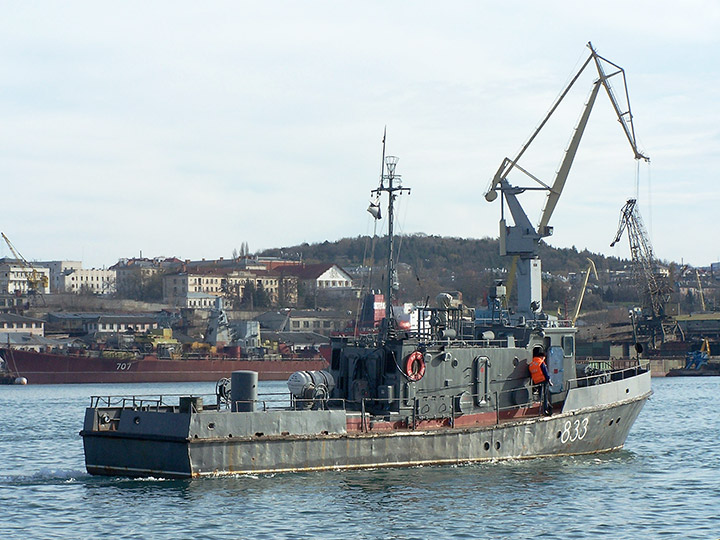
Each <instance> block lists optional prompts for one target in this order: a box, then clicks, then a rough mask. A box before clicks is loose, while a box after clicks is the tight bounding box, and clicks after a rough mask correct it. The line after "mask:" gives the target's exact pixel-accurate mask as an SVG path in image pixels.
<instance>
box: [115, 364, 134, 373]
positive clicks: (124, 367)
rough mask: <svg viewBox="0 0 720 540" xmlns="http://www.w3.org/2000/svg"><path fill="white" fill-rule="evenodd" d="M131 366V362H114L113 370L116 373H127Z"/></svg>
mask: <svg viewBox="0 0 720 540" xmlns="http://www.w3.org/2000/svg"><path fill="white" fill-rule="evenodd" d="M131 366H132V362H116V363H115V369H116V370H117V371H128V370H129V369H130V367H131Z"/></svg>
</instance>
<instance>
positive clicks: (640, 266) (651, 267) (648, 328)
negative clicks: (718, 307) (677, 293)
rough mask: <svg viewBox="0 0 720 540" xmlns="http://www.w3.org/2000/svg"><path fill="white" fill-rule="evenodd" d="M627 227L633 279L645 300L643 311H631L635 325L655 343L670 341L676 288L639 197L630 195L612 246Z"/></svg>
mask: <svg viewBox="0 0 720 540" xmlns="http://www.w3.org/2000/svg"><path fill="white" fill-rule="evenodd" d="M626 230H627V237H628V240H629V242H630V255H631V259H632V273H633V279H634V280H635V283H636V284H637V286H638V290H639V291H640V301H641V303H642V308H641V312H640V313H639V314H637V312H636V311H634V310H633V311H632V312H631V316H632V317H633V326H637V332H638V334H640V335H646V336H649V337H650V339H651V342H652V345H653V347H655V346H657V344H658V340H659V341H660V342H661V343H662V342H664V341H666V340H667V339H668V338H669V337H670V335H672V334H674V333H675V330H676V327H677V323H675V322H674V321H673V320H672V319H671V318H670V317H667V316H666V314H665V306H666V304H667V303H668V301H669V300H670V295H671V293H672V291H673V289H672V287H671V286H670V282H669V280H668V278H667V276H666V275H665V274H664V273H663V272H662V271H661V269H660V265H659V264H658V261H657V259H656V258H655V255H654V254H653V250H652V245H651V244H650V240H649V239H648V235H647V232H646V230H645V226H644V225H643V221H642V218H641V217H640V212H639V211H638V208H637V200H636V199H628V201H627V202H626V203H625V206H623V208H622V210H621V211H620V223H619V224H618V231H617V233H616V234H615V239H614V240H613V242H612V243H611V244H610V247H612V246H614V245H615V244H617V243H618V242H619V241H620V238H621V237H622V234H623V232H625V231H626Z"/></svg>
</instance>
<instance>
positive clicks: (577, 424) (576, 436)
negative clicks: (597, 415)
mask: <svg viewBox="0 0 720 540" xmlns="http://www.w3.org/2000/svg"><path fill="white" fill-rule="evenodd" d="M587 426H588V419H587V418H583V419H582V421H580V420H575V421H574V422H572V421H570V420H568V421H566V422H565V426H564V427H563V430H562V433H561V435H560V442H562V443H563V444H565V443H567V442H568V441H569V442H575V441H578V440H579V441H581V440H583V439H584V438H585V435H587V431H588V430H587Z"/></svg>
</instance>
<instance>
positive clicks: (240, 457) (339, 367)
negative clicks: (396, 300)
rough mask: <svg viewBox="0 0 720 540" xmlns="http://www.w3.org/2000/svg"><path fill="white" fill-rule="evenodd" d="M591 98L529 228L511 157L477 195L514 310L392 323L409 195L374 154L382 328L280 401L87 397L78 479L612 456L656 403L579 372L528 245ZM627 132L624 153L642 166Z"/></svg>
mask: <svg viewBox="0 0 720 540" xmlns="http://www.w3.org/2000/svg"><path fill="white" fill-rule="evenodd" d="M591 50H592V54H591V58H590V59H588V61H587V62H586V63H585V66H586V65H588V63H589V62H590V60H591V59H594V60H595V63H596V65H597V67H598V71H599V73H600V78H599V79H598V80H597V81H596V82H595V83H594V88H593V94H592V101H594V96H595V95H597V90H598V88H599V87H600V85H607V79H608V77H606V76H605V74H604V72H603V70H602V67H601V60H602V59H601V58H600V57H598V56H597V55H596V53H595V51H594V49H592V47H591ZM585 66H583V69H584V67H585ZM617 73H619V72H617ZM606 88H607V89H608V94H610V90H609V87H607V86H606ZM592 101H589V102H588V104H586V109H585V114H583V117H582V118H581V121H580V124H579V125H578V126H577V127H576V128H575V132H574V136H573V140H572V141H571V148H570V149H568V151H566V157H565V161H564V162H563V164H562V166H561V168H560V172H558V177H557V178H556V180H555V182H554V183H553V185H552V188H549V187H548V186H547V185H545V184H543V185H545V187H548V202H547V204H546V209H545V212H544V214H543V218H542V220H541V222H540V225H539V226H538V230H536V229H535V228H534V227H533V226H532V225H531V224H530V221H529V220H528V219H527V216H526V215H525V213H524V211H523V209H522V206H521V205H520V203H519V201H518V199H517V195H519V194H520V193H522V192H523V191H524V189H523V188H518V187H515V186H513V185H511V184H510V182H509V180H508V173H509V172H510V170H512V169H513V168H518V169H519V166H516V163H517V160H518V158H519V156H518V157H516V158H515V159H514V160H509V159H506V160H505V161H504V162H503V165H502V166H501V168H500V170H499V171H498V173H497V174H496V175H495V178H494V179H493V181H492V183H491V185H490V188H489V190H488V192H487V194H486V199H487V200H488V201H492V200H494V199H495V198H497V196H498V194H499V195H500V196H501V198H502V201H503V202H504V203H505V204H507V206H508V208H509V210H510V212H511V213H512V217H513V221H514V223H515V225H513V226H507V224H506V222H505V219H504V218H502V219H501V221H500V223H501V228H500V240H501V241H500V244H501V252H502V254H503V255H511V256H515V257H516V259H517V260H518V261H519V262H518V264H517V271H516V274H517V276H518V277H517V287H518V304H517V309H515V310H512V312H511V311H510V310H508V309H507V307H506V306H507V298H506V296H507V294H506V285H505V284H503V283H501V282H498V283H496V285H495V286H494V287H493V288H492V290H491V293H490V295H489V298H490V300H489V304H490V306H489V308H488V309H487V310H486V311H484V312H479V311H477V312H476V311H474V310H472V309H468V308H467V307H465V306H463V305H462V304H461V303H460V302H458V301H457V299H456V298H453V297H452V296H451V295H449V294H441V295H439V297H438V302H437V304H436V305H435V306H434V307H423V308H420V309H418V310H417V313H416V315H417V322H416V323H415V324H414V325H412V326H411V327H410V329H407V328H403V327H402V325H400V324H398V322H397V319H396V317H395V313H394V310H393V307H392V303H393V296H394V293H395V289H396V287H395V284H396V282H397V279H396V271H395V264H394V253H393V243H394V242H393V239H394V236H393V219H394V217H393V211H394V201H395V199H396V198H397V197H398V196H399V195H401V194H402V193H403V192H408V191H409V189H408V188H405V187H402V184H401V180H400V177H399V175H396V174H395V167H396V164H397V158H393V157H390V156H388V157H387V158H385V155H384V154H385V152H384V148H383V170H382V173H381V175H380V178H381V181H380V186H379V187H378V188H377V189H375V190H373V192H372V193H373V195H374V202H373V203H371V207H370V208H369V209H368V210H369V211H370V212H371V213H372V214H373V215H374V216H375V218H376V219H379V218H380V204H379V200H380V198H381V196H387V198H388V205H387V217H388V250H387V251H388V253H387V278H386V281H385V283H386V291H385V296H384V301H385V305H384V317H383V318H382V323H381V325H380V327H379V329H378V331H376V332H375V333H369V334H363V335H361V334H358V333H357V332H355V333H353V335H352V336H345V337H338V338H335V339H334V340H333V343H332V356H331V359H330V364H329V367H328V369H326V370H322V371H300V372H296V373H294V374H292V375H291V376H290V378H289V379H288V390H289V392H288V393H287V394H282V395H261V394H259V393H258V379H257V374H256V373H255V372H252V371H238V372H234V373H232V374H231V377H230V378H229V379H227V380H222V381H219V383H218V385H217V389H216V392H215V394H213V395H210V396H200V395H185V396H95V397H92V398H91V403H90V406H89V407H88V408H87V409H86V412H85V421H84V427H83V430H82V431H81V432H80V434H81V435H82V438H83V443H84V449H85V463H86V467H87V470H88V472H89V473H91V474H100V475H125V476H162V477H200V476H207V475H219V474H248V473H275V472H285V471H320V470H332V469H356V468H372V467H399V466H420V465H430V464H462V463H471V462H481V461H492V460H503V459H526V458H537V457H547V456H562V455H576V454H592V453H599V452H607V451H611V450H615V449H619V448H621V447H622V446H623V445H624V443H625V440H626V437H627V435H628V432H629V431H630V428H631V427H632V425H633V423H634V422H635V420H636V418H637V417H638V414H639V413H640V410H641V409H642V407H643V405H644V404H645V402H646V401H647V399H648V398H649V396H650V395H651V393H652V392H651V388H650V372H649V370H648V369H647V365H643V364H642V362H641V361H640V360H639V359H637V358H636V359H635V360H631V361H628V363H627V365H625V366H623V368H622V369H612V366H608V365H602V364H587V363H580V362H578V361H577V360H576V357H575V332H576V331H575V328H574V327H573V325H572V323H571V321H568V320H560V319H558V318H555V317H552V316H549V315H547V314H545V313H544V312H543V310H542V294H541V277H542V276H541V266H540V259H539V257H538V255H537V247H538V243H539V241H540V239H541V238H542V237H545V236H548V235H549V234H550V233H551V232H552V228H550V227H548V226H547V223H548V220H549V213H548V211H549V212H552V209H553V208H555V204H556V203H557V197H558V196H559V194H560V192H561V191H562V185H563V184H564V182H565V177H566V176H567V172H568V171H569V168H570V163H571V162H572V157H573V156H574V149H576V148H577V143H579V137H580V136H581V135H582V130H583V128H584V122H586V121H587V116H588V114H589V108H591V107H592ZM553 110H554V107H553ZM616 110H617V108H616ZM617 112H618V116H619V118H620V119H621V122H624V121H630V122H631V118H632V116H631V115H629V114H624V113H621V112H620V111H619V110H617ZM623 126H624V127H626V134H627V133H629V130H628V129H627V126H625V124H624V123H623ZM632 133H633V138H632V139H631V143H632V146H633V149H634V150H635V155H636V156H635V157H636V158H637V157H638V156H639V157H644V156H642V155H641V154H639V152H638V151H637V149H636V147H635V145H634V131H633V132H632ZM533 138H534V136H533ZM531 140H532V138H531ZM573 148H574V149H573ZM524 149H525V147H523V149H522V150H521V153H522V152H524ZM571 150H572V151H571ZM568 160H569V161H568ZM521 170H522V169H521ZM522 171H523V172H525V171H524V170H522ZM379 309H380V310H381V311H382V308H379ZM538 347H542V348H543V349H544V351H545V352H546V355H547V364H548V368H549V373H550V379H551V381H552V386H550V387H549V392H550V403H551V406H552V414H550V415H549V416H548V415H546V414H543V412H545V411H542V407H541V393H540V391H539V390H540V389H539V388H538V386H536V385H533V383H532V380H531V377H530V373H529V367H528V366H529V363H530V361H531V359H532V355H533V351H534V350H535V349H536V348H538ZM229 375H230V374H229Z"/></svg>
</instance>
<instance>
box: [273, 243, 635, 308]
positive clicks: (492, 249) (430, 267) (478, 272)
mask: <svg viewBox="0 0 720 540" xmlns="http://www.w3.org/2000/svg"><path fill="white" fill-rule="evenodd" d="M395 246H396V248H395V251H396V253H397V254H398V262H399V263H400V264H399V272H398V273H399V278H400V286H401V289H400V296H399V297H400V298H405V299H407V300H417V299H420V298H425V297H426V296H428V295H430V296H432V295H434V294H436V293H437V292H439V291H441V290H448V289H453V290H459V291H462V293H463V295H464V297H465V300H466V301H467V302H468V303H470V304H473V303H477V302H478V301H481V300H482V299H484V297H485V294H486V292H487V289H488V287H489V285H490V284H491V283H492V282H493V280H494V279H496V278H499V277H502V275H503V274H502V273H501V272H500V270H501V269H505V268H507V267H508V265H509V264H510V260H511V259H510V258H509V257H501V256H500V254H499V245H498V240H497V239H491V238H481V239H473V238H451V237H441V236H428V235H424V234H413V235H406V236H405V235H404V236H399V237H397V238H396V241H395ZM386 250H387V237H380V238H371V237H368V236H358V237H356V238H343V239H341V240H337V241H335V242H328V241H325V242H322V243H318V244H307V243H305V244H301V245H298V246H289V247H284V248H276V249H269V250H265V251H263V252H262V253H260V255H264V256H278V257H279V256H281V255H286V256H287V255H294V254H297V255H298V256H301V257H302V259H303V260H304V261H307V262H308V263H316V262H323V263H336V264H338V265H340V266H342V267H345V268H346V269H347V270H349V271H352V270H353V269H354V268H357V267H359V266H361V265H363V264H364V265H365V266H371V267H372V266H376V267H382V266H383V265H384V260H385V253H386ZM540 257H541V259H542V267H543V270H544V271H546V272H551V273H553V274H561V275H567V274H568V273H569V272H576V273H579V272H583V271H585V269H586V268H587V264H588V263H587V258H588V257H590V258H591V259H592V260H593V261H594V262H595V265H596V266H597V269H598V271H599V272H600V271H602V270H621V269H623V268H624V267H626V266H627V265H629V261H626V260H622V259H618V258H616V257H606V256H604V255H600V254H596V253H591V252H589V251H587V250H583V251H578V250H577V249H575V248H572V249H558V248H553V247H551V246H548V245H547V244H544V243H543V244H541V246H540ZM382 279H383V278H382V272H380V271H376V272H375V274H374V277H373V279H372V286H373V287H376V288H377V287H382V285H383V284H382Z"/></svg>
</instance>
